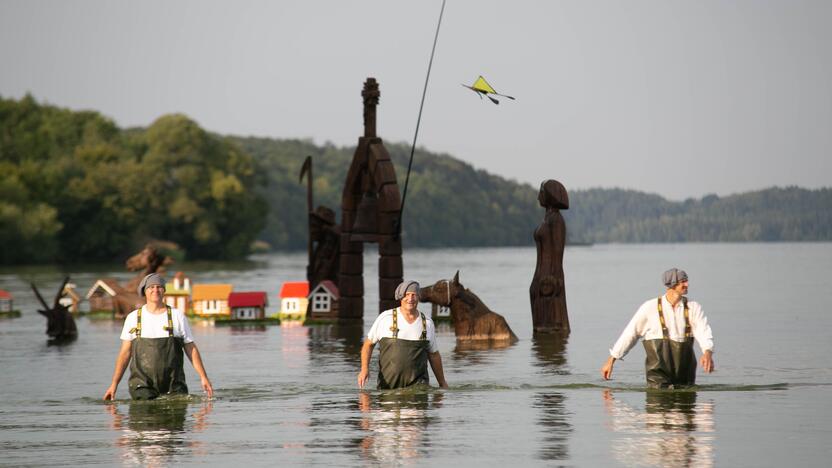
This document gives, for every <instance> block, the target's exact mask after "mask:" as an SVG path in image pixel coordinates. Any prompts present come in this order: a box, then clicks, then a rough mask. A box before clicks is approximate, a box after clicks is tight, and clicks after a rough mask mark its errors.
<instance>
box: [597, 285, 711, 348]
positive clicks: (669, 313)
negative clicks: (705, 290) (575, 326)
mask: <svg viewBox="0 0 832 468" xmlns="http://www.w3.org/2000/svg"><path fill="white" fill-rule="evenodd" d="M688 313H689V318H690V331H691V334H693V337H694V339H696V342H697V343H698V344H699V347H700V348H701V349H702V351H707V350H711V351H712V352H713V349H714V336H713V334H712V333H711V326H710V325H708V319H707V317H705V313H704V312H702V306H700V305H699V303H698V302H695V301H688ZM662 314H663V315H664V323H665V325H666V326H667V334H668V338H670V339H671V340H673V341H679V342H683V341H685V306H684V305H683V304H682V301H681V300H680V301H679V302H678V303H677V304H676V307H673V306H671V305H670V301H668V300H667V296H662ZM662 337H663V335H662V325H661V322H660V321H659V307H658V304H657V301H656V298H653V299H650V300H648V301H647V302H645V303H644V304H642V305H641V307H639V308H638V310H637V311H636V314H635V315H634V316H633V318H632V320H630V323H629V324H627V327H626V328H625V329H624V331H623V332H621V336H620V337H619V338H618V341H616V342H615V345H613V347H612V348H611V349H610V356H612V357H614V358H616V359H621V358H623V357H624V356H625V355H626V354H627V353H628V352H629V351H630V349H631V348H632V347H633V346H635V344H636V343H637V342H638V339H639V338H644V339H645V340H660V339H662Z"/></svg>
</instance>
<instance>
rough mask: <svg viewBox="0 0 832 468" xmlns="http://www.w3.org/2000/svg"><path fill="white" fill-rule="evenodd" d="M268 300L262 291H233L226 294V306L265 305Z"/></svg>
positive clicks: (267, 303)
mask: <svg viewBox="0 0 832 468" xmlns="http://www.w3.org/2000/svg"><path fill="white" fill-rule="evenodd" d="M267 305H269V300H268V298H267V297H266V293H265V292H264V291H252V292H233V293H231V294H229V295H228V307H231V308H234V307H265V306H267Z"/></svg>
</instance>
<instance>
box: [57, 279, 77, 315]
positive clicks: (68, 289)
mask: <svg viewBox="0 0 832 468" xmlns="http://www.w3.org/2000/svg"><path fill="white" fill-rule="evenodd" d="M75 288H76V286H75V284H74V283H67V284H66V285H64V291H63V295H62V296H61V298H60V299H59V300H58V304H60V305H62V306H64V307H66V308H67V310H69V312H70V313H73V314H77V313H78V312H79V311H80V309H79V304H80V303H81V301H82V299H81V296H80V295H78V292H77V291H76V290H75Z"/></svg>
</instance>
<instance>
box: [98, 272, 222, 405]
mask: <svg viewBox="0 0 832 468" xmlns="http://www.w3.org/2000/svg"><path fill="white" fill-rule="evenodd" d="M138 293H139V296H144V297H145V299H147V304H146V305H144V306H142V307H141V308H139V309H138V310H134V311H133V312H130V314H129V315H128V316H127V318H126V319H125V320H124V328H123V330H122V332H121V340H122V341H121V350H120V351H119V353H118V358H117V359H116V369H115V371H114V372H113V382H112V383H111V384H110V388H108V389H107V392H106V393H105V394H104V399H105V400H113V399H115V397H116V389H117V388H118V384H119V382H120V381H121V377H122V376H123V375H124V371H125V370H126V369H127V365H128V364H130V379H129V380H128V385H129V389H130V396H131V397H132V398H133V399H134V400H152V399H154V398H157V397H159V396H160V395H172V394H183V395H187V394H188V386H187V385H185V369H184V368H183V361H184V360H183V359H182V354H183V352H182V351H183V349H184V351H185V354H187V356H188V359H190V361H191V364H193V366H194V369H195V370H196V372H197V373H198V374H199V378H200V380H201V381H202V389H203V390H205V393H206V394H208V398H211V396H213V394H214V389H213V387H211V381H210V380H208V375H206V374H205V367H204V366H203V365H202V358H201V357H200V355H199V349H197V347H196V343H194V338H193V336H191V328H190V327H189V326H188V319H187V318H185V313H184V312H183V311H181V310H175V309H171V308H170V307H168V306H167V305H166V304H165V302H164V297H165V280H164V279H162V277H161V276H159V275H157V274H156V273H151V274H149V275H147V276H145V277H144V278H143V279H142V282H141V283H139V289H138Z"/></svg>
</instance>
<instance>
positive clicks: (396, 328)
mask: <svg viewBox="0 0 832 468" xmlns="http://www.w3.org/2000/svg"><path fill="white" fill-rule="evenodd" d="M390 331H391V332H393V339H396V338H398V337H399V308H398V307H396V308H395V309H393V325H392V326H391V327H390Z"/></svg>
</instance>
